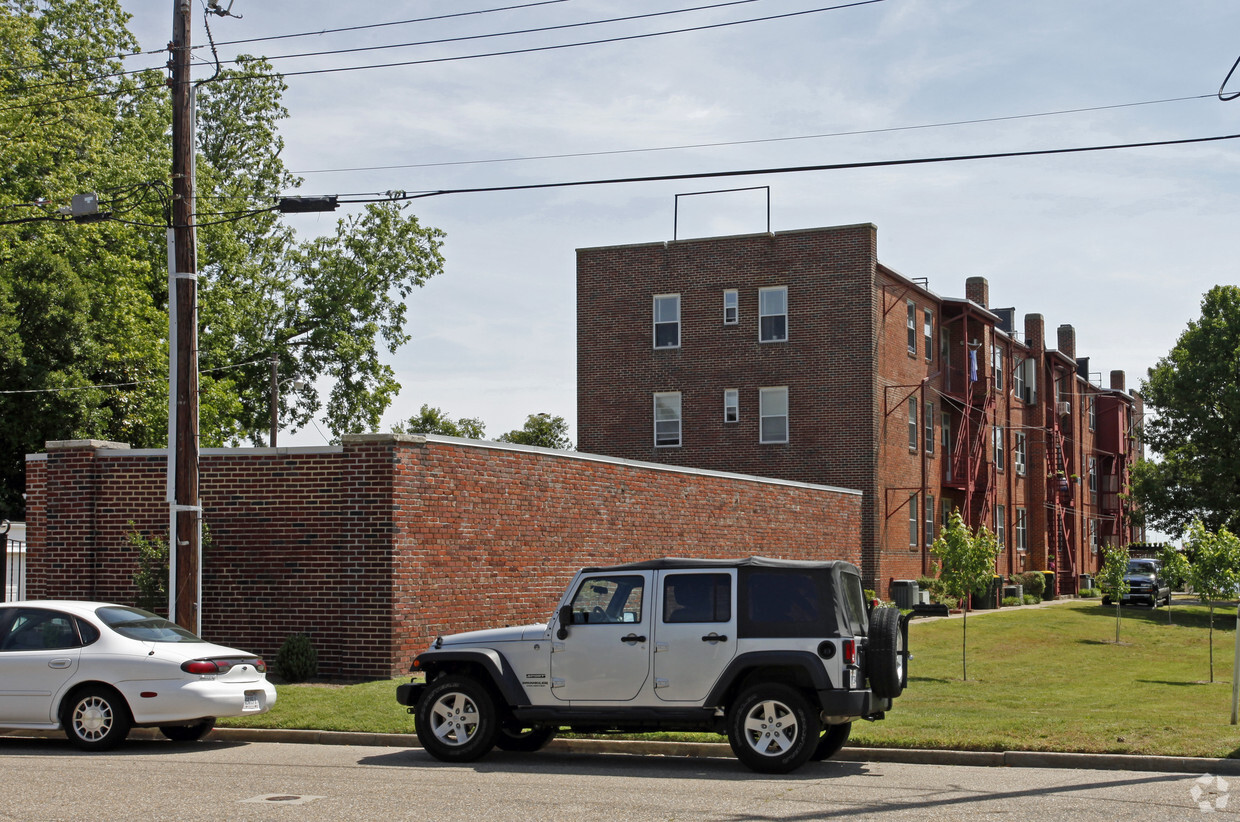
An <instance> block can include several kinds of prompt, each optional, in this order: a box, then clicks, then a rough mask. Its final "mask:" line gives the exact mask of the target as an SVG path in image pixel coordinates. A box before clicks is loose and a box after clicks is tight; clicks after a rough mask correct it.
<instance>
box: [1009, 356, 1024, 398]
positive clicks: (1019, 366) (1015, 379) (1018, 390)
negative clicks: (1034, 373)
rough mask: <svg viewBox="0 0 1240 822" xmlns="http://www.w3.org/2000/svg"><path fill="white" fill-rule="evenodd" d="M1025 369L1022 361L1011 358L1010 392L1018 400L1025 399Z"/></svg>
mask: <svg viewBox="0 0 1240 822" xmlns="http://www.w3.org/2000/svg"><path fill="white" fill-rule="evenodd" d="M1025 368H1026V366H1025V361H1024V360H1022V359H1020V358H1018V357H1013V358H1012V391H1013V392H1014V393H1015V394H1016V399H1018V400H1023V399H1024V398H1025Z"/></svg>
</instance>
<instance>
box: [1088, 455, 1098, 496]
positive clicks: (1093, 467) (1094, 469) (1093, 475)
mask: <svg viewBox="0 0 1240 822" xmlns="http://www.w3.org/2000/svg"><path fill="white" fill-rule="evenodd" d="M1089 501H1090V502H1091V503H1092V504H1094V505H1097V504H1098V458H1097V457H1090V458H1089Z"/></svg>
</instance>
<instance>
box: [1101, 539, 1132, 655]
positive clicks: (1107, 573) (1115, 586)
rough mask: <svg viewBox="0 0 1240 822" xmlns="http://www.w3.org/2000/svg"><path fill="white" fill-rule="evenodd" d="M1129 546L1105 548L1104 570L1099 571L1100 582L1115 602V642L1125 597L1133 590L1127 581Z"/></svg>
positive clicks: (1117, 636)
mask: <svg viewBox="0 0 1240 822" xmlns="http://www.w3.org/2000/svg"><path fill="white" fill-rule="evenodd" d="M1128 556H1129V555H1128V546H1127V545H1122V546H1117V547H1109V548H1103V555H1102V568H1101V569H1099V571H1098V582H1099V584H1101V585H1102V590H1103V591H1106V593H1107V596H1109V597H1110V598H1111V599H1112V600H1113V601H1114V602H1115V641H1116V642H1119V620H1120V616H1121V611H1120V609H1121V607H1122V605H1123V602H1124V596H1125V594H1127V593H1128V592H1129V591H1130V590H1131V588H1130V587H1129V585H1128V580H1127V579H1126V577H1127V575H1128Z"/></svg>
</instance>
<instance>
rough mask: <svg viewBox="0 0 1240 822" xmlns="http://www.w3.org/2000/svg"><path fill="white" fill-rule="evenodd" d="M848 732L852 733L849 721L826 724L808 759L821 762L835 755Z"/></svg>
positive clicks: (842, 745) (846, 738)
mask: <svg viewBox="0 0 1240 822" xmlns="http://www.w3.org/2000/svg"><path fill="white" fill-rule="evenodd" d="M850 733H852V723H851V722H842V723H840V724H839V725H828V726H827V729H826V730H825V731H824V732H823V734H822V736H820V737H819V738H818V747H816V748H814V755H813V756H811V757H810V759H812V760H814V761H815V762H821V761H822V760H824V759H830V758H831V757H833V756H835V755H836V754H837V753H839V752H840V748H842V747H844V743H845V742H847V741H848V735H849V734H850Z"/></svg>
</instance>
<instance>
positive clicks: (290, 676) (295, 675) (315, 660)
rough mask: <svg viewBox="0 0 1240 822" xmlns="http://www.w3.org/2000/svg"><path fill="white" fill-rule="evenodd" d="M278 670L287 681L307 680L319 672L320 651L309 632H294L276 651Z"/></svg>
mask: <svg viewBox="0 0 1240 822" xmlns="http://www.w3.org/2000/svg"><path fill="white" fill-rule="evenodd" d="M276 672H277V673H278V674H280V676H281V677H282V678H283V679H284V681H285V682H305V681H306V680H307V679H310V678H312V677H313V676H314V675H315V674H317V673H318V672H319V653H318V651H316V650H314V644H313V643H312V642H311V641H310V636H309V634H302V633H298V634H293V635H292V636H290V637H289V638H288V639H286V640H284V644H283V645H281V646H280V650H279V651H278V652H277V653H276Z"/></svg>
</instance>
